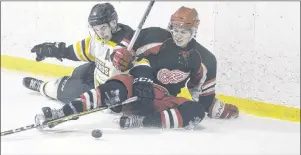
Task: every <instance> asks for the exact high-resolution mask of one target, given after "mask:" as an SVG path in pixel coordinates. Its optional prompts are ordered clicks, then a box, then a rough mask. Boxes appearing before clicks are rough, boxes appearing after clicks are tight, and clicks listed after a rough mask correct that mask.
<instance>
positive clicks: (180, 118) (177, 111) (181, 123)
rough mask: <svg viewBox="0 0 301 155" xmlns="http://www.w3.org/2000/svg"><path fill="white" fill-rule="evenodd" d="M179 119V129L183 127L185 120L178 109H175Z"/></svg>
mask: <svg viewBox="0 0 301 155" xmlns="http://www.w3.org/2000/svg"><path fill="white" fill-rule="evenodd" d="M174 110H175V112H176V115H177V118H178V125H179V128H181V127H183V119H182V115H181V113H180V111H179V110H178V109H174Z"/></svg>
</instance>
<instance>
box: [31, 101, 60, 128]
mask: <svg viewBox="0 0 301 155" xmlns="http://www.w3.org/2000/svg"><path fill="white" fill-rule="evenodd" d="M42 112H43V113H42V114H38V115H36V116H35V124H36V125H41V126H40V127H39V128H38V129H39V130H41V129H43V128H45V127H47V126H45V125H43V124H45V123H47V122H49V121H52V120H54V119H58V118H61V117H64V116H65V115H64V113H63V111H62V110H61V109H59V110H56V109H51V108H49V107H43V108H42ZM58 124H59V122H57V123H53V124H50V125H48V127H49V128H53V127H54V126H56V125H58Z"/></svg>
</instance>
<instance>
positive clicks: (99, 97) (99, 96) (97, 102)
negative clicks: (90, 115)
mask: <svg viewBox="0 0 301 155" xmlns="http://www.w3.org/2000/svg"><path fill="white" fill-rule="evenodd" d="M95 91H96V94H97V101H96V104H97V105H101V94H100V89H99V88H98V87H97V88H95Z"/></svg>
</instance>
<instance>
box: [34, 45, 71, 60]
mask: <svg viewBox="0 0 301 155" xmlns="http://www.w3.org/2000/svg"><path fill="white" fill-rule="evenodd" d="M65 49H66V44H65V43H63V42H55V43H42V44H38V45H36V46H34V47H33V48H32V49H31V52H32V53H36V61H42V60H44V59H45V58H46V57H54V58H57V59H59V60H60V61H63V60H62V58H64V51H65Z"/></svg>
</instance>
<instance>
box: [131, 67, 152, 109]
mask: <svg viewBox="0 0 301 155" xmlns="http://www.w3.org/2000/svg"><path fill="white" fill-rule="evenodd" d="M130 74H131V75H132V76H133V77H134V81H133V96H137V97H138V100H137V101H136V103H135V108H136V110H135V111H139V113H138V114H139V115H147V114H149V113H150V112H153V111H154V99H155V92H154V88H153V71H152V68H151V67H149V66H137V67H134V68H133V69H131V70H130Z"/></svg>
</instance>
